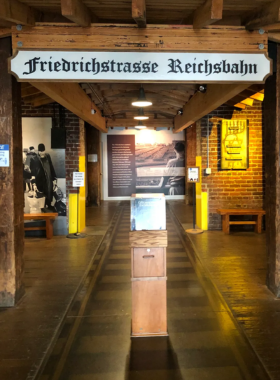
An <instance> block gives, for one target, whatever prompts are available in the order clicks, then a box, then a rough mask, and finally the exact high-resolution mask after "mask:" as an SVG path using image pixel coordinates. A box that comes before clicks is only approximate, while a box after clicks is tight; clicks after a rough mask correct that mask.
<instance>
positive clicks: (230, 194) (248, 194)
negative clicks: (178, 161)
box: [200, 102, 264, 230]
mask: <svg viewBox="0 0 280 380" xmlns="http://www.w3.org/2000/svg"><path fill="white" fill-rule="evenodd" d="M209 116H210V119H211V122H210V138H209V152H210V154H209V166H210V168H211V170H212V174H211V175H206V174H205V169H206V167H207V117H204V118H203V119H201V123H200V125H201V156H202V173H203V174H202V189H203V191H208V206H209V229H212V230H213V229H221V217H220V215H218V214H217V213H216V210H217V209H218V208H239V207H240V208H262V207H263V201H264V190H263V189H264V176H263V146H262V144H263V139H262V108H261V103H258V102H255V104H254V106H253V107H248V108H247V109H246V110H244V111H234V112H233V111H232V108H231V107H228V106H221V107H220V108H218V109H217V110H215V111H213V112H212V113H211V114H210V115H209ZM218 118H232V119H238V118H239V119H248V120H249V168H248V169H247V170H221V168H220V141H221V136H220V132H221V127H220V120H219V119H218Z"/></svg>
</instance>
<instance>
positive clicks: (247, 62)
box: [10, 50, 271, 83]
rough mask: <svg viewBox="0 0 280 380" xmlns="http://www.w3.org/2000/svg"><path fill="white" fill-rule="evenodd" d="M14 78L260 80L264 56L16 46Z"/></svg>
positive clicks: (267, 67)
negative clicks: (86, 50)
mask: <svg viewBox="0 0 280 380" xmlns="http://www.w3.org/2000/svg"><path fill="white" fill-rule="evenodd" d="M10 64H11V71H10V72H11V74H14V75H15V76H16V77H17V79H18V80H26V81H29V82H30V81H33V80H40V79H43V80H54V81H57V80H60V81H61V80H63V81H73V80H76V81H80V82H82V81H89V82H90V81H97V80H99V81H100V80H102V81H108V82H110V81H112V80H114V81H117V80H118V81H138V82H139V81H141V80H145V81H153V82H155V81H159V82H160V81H164V82H166V81H173V82H178V81H184V82H192V83H193V82H196V81H198V82H201V83H207V82H213V81H215V82H263V81H264V80H265V78H266V76H267V75H268V74H270V71H271V62H270V60H269V59H268V58H267V56H266V55H265V54H245V53H244V54H229V53H228V54H223V53H174V52H172V53H166V52H116V51H111V52H110V51H108V52H96V51H92V52H85V51H83V52H79V51H28V50H21V51H19V52H18V53H17V55H16V56H15V57H13V58H12V59H11V62H10Z"/></svg>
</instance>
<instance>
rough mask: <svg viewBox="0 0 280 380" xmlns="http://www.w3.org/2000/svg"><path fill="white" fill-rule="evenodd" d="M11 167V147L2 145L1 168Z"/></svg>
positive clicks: (0, 146) (0, 151)
mask: <svg viewBox="0 0 280 380" xmlns="http://www.w3.org/2000/svg"><path fill="white" fill-rule="evenodd" d="M9 166H10V157H9V145H7V144H4V145H0V167H2V168H8V167H9Z"/></svg>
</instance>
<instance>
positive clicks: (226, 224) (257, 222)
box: [217, 208, 265, 234]
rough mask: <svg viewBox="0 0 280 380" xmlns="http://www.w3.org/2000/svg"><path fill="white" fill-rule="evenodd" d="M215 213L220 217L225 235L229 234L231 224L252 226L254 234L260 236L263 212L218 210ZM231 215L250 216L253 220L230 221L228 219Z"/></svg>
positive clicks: (259, 210) (243, 209)
mask: <svg viewBox="0 0 280 380" xmlns="http://www.w3.org/2000/svg"><path fill="white" fill-rule="evenodd" d="M217 213H218V214H220V215H222V225H223V231H224V233H225V234H229V230H230V225H232V224H253V225H254V226H255V232H256V233H258V234H260V233H261V232H262V217H263V215H265V211H264V210H261V209H249V208H248V209H247V208H240V209H239V208H237V209H219V210H217ZM231 215H252V216H253V218H254V220H248V221H247V220H246V221H245V220H240V221H231V220H230V219H229V217H230V216H231Z"/></svg>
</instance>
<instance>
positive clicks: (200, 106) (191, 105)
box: [174, 83, 249, 133]
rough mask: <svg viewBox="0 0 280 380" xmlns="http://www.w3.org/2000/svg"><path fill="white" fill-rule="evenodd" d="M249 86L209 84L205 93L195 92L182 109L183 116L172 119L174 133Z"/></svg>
mask: <svg viewBox="0 0 280 380" xmlns="http://www.w3.org/2000/svg"><path fill="white" fill-rule="evenodd" d="M248 86H249V84H246V83H236V84H209V85H208V86H207V91H206V92H205V93H202V92H196V93H195V94H194V96H193V97H192V98H191V99H190V100H189V101H188V103H186V105H185V106H184V108H183V115H177V116H175V118H174V126H175V129H174V132H175V133H177V132H181V131H182V130H184V129H185V128H187V127H189V126H190V125H192V124H193V123H195V122H196V121H197V120H199V119H201V118H202V117H203V116H205V115H207V114H208V113H210V112H212V111H213V110H215V109H216V108H218V107H219V106H220V105H222V104H224V103H226V102H227V101H228V100H230V99H232V98H233V97H234V96H235V95H237V94H239V93H240V92H242V91H243V90H245V89H246V88H247V87H248Z"/></svg>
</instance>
